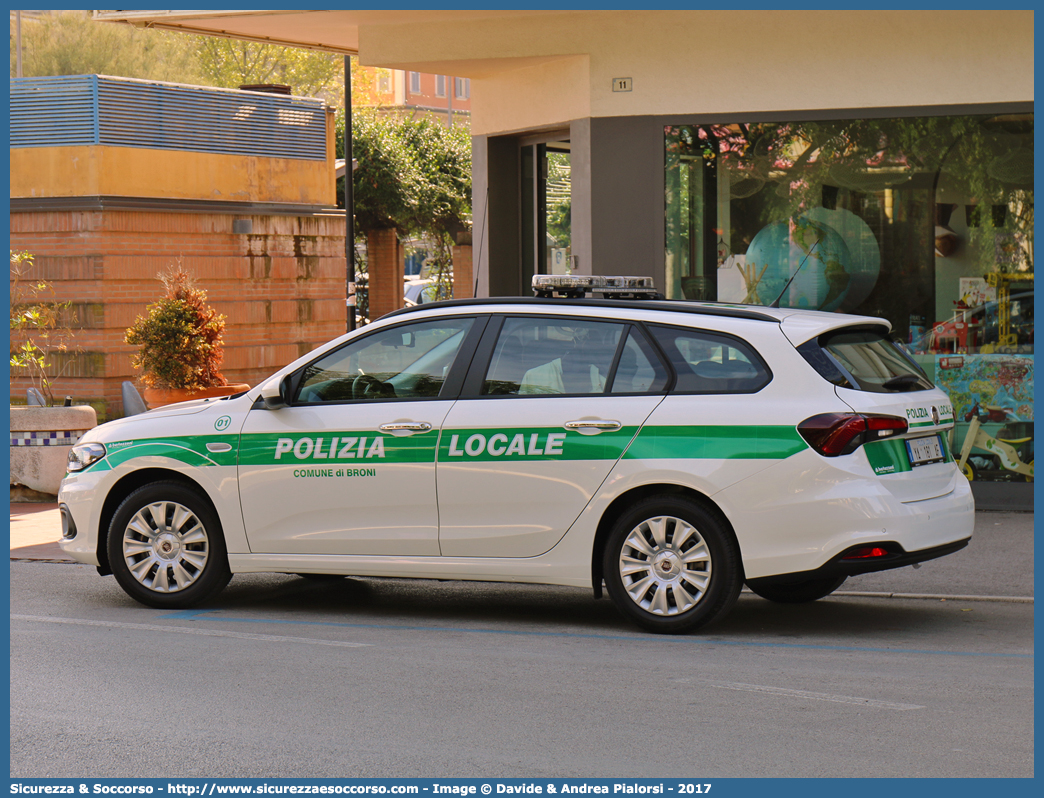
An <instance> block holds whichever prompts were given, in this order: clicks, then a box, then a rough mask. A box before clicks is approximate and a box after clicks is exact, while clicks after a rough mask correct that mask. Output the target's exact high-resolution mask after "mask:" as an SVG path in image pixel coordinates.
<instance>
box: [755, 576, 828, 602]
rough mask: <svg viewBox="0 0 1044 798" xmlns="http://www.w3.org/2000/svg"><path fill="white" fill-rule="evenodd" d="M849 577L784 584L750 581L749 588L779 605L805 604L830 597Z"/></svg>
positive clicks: (766, 579)
mask: <svg viewBox="0 0 1044 798" xmlns="http://www.w3.org/2000/svg"><path fill="white" fill-rule="evenodd" d="M847 578H848V577H847V576H826V577H823V578H822V579H806V580H805V581H803V582H789V583H788V582H783V581H780V580H778V579H772V578H765V579H748V580H747V587H749V588H750V589H751V590H752V591H753V592H754V593H756V594H757V595H759V596H761V597H762V598H763V599H768V600H769V601H775V602H778V603H779V604H804V603H806V602H809V601H816V600H817V599H821V598H823V597H824V596H829V595H830V594H831V593H833V592H834V591H835V590H837V589H838V588H839V587H841V585H843V584H844V583H845V580H846V579H847Z"/></svg>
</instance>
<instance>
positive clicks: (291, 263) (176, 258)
mask: <svg viewBox="0 0 1044 798" xmlns="http://www.w3.org/2000/svg"><path fill="white" fill-rule="evenodd" d="M10 179H11V185H10V189H11V200H10V231H11V232H10V241H11V244H10V245H11V249H12V250H15V251H28V252H30V253H31V254H32V255H33V261H34V265H33V269H32V271H31V272H30V273H29V274H28V276H29V277H31V278H33V279H41V280H46V281H48V282H50V283H51V284H52V286H53V287H54V300H55V301H58V302H69V303H71V310H72V315H73V319H74V320H73V322H72V324H73V326H75V327H78V328H79V329H78V330H77V332H76V336H75V346H74V348H72V349H70V350H69V351H68V352H66V353H55V354H52V355H51V360H52V362H53V363H54V369H53V370H54V371H55V372H57V373H59V374H60V379H59V380H57V381H56V385H57V387H58V388H59V389H60V390H61V391H62V393H64V394H69V395H71V396H73V398H74V399H75V400H76V401H77V402H90V403H91V404H93V405H94V406H95V407H96V409H97V410H98V414H99V417H100V418H102V419H106V418H113V417H119V416H120V415H122V400H121V384H122V382H123V381H124V380H134V379H135V378H136V374H135V371H134V369H133V368H132V366H131V357H132V355H133V353H134V347H132V346H129V345H128V344H126V343H125V342H124V334H125V332H126V330H127V328H128V327H130V326H131V325H132V324H133V323H134V320H135V319H136V318H137V317H138V316H140V315H143V314H144V313H145V310H146V307H147V306H148V305H149V304H151V303H152V302H155V301H156V300H157V299H158V298H159V297H160V296H161V295H162V293H163V286H162V283H161V281H160V280H159V279H158V275H159V274H160V273H162V272H165V271H166V270H167V269H169V268H170V267H171V266H172V265H174V264H180V265H181V266H182V267H183V268H184V269H185V271H187V272H188V273H189V274H190V275H192V276H193V277H194V278H195V279H196V281H197V283H198V284H199V286H200V287H201V288H203V289H204V290H206V291H207V294H208V298H209V301H210V303H211V304H212V305H213V306H214V308H215V309H216V310H217V311H218V312H219V313H222V314H224V315H225V316H226V318H227V324H226V329H225V334H224V343H225V347H224V362H223V366H222V372H223V373H224V376H225V377H226V379H228V381H229V382H233V383H237V382H238V383H248V384H251V385H254V384H256V383H257V382H258V381H259V380H261V379H262V378H264V377H266V376H268V375H269V374H271V373H272V372H273V371H275V370H276V369H277V368H279V367H281V366H283V365H285V364H286V363H287V362H289V361H290V360H293V359H295V358H297V357H299V356H300V355H302V354H304V353H305V352H308V351H310V350H311V349H313V348H315V347H316V346H318V345H319V344H321V343H325V342H326V341H328V340H329V339H330V338H332V337H334V336H335V335H338V334H340V333H343V332H344V330H345V300H344V297H345V263H346V258H345V251H344V211H343V210H342V211H339V210H338V209H337V208H336V197H335V194H334V186H335V180H334V158H333V115H332V113H330V112H329V111H328V109H327V108H326V106H324V105H323V103H322V102H320V101H318V100H308V99H304V98H298V97H281V96H276V95H268V94H257V93H253V92H238V91H230V90H224V89H203V88H199V87H193V86H182V85H177V84H165V83H156V82H150V81H136V80H129V79H123V78H107V77H104V76H98V75H85V76H69V77H57V78H25V79H21V80H12V81H11V178H10ZM11 376H12V380H11V388H12V395H17V394H21V395H22V396H23V397H24V395H25V388H26V387H28V385H29V381H28V380H27V379H26V378H25V377H24V376H21V375H19V374H16V373H15V374H12V375H11Z"/></svg>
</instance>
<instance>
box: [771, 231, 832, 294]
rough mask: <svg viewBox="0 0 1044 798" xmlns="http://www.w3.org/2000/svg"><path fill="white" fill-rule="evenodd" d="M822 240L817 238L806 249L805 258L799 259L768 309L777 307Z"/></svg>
mask: <svg viewBox="0 0 1044 798" xmlns="http://www.w3.org/2000/svg"><path fill="white" fill-rule="evenodd" d="M822 240H823V238H817V239H816V243H815V244H813V245H812V246H810V247H809V248H808V252H806V253H805V257H804V258H802V259H801V263H799V264H798V267H797V268H796V269H795V270H794V273H793V274H792V275H790V279H789V280H787V284H786V285H785V286H783V290H782V291H780V292H779V296H777V297H776V298H775V299H774V300H773V301H772V304H771V305H769V307H770V308H778V307H779V300H781V299H782V298H783V294H785V293H786V292H787V289H788V288H790V284H791V283H792V282H794V278H795V277H797V276H798V274H799V273H800V272H801V267H802V266H804V265H805V261H806V260H808V259H809V258H810V257H812V252H813V251H814V250H815V248H816V246H818V244H819V242H820V241H822Z"/></svg>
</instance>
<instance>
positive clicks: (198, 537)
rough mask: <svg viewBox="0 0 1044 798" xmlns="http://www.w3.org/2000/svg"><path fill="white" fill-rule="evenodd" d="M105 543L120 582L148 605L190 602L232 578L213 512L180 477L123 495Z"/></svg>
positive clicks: (180, 605) (162, 606)
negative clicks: (176, 479)
mask: <svg viewBox="0 0 1044 798" xmlns="http://www.w3.org/2000/svg"><path fill="white" fill-rule="evenodd" d="M107 545H108V551H109V564H110V566H111V567H112V573H113V576H115V577H116V581H117V582H119V584H120V587H122V588H123V589H124V590H125V591H126V592H127V594H128V595H129V596H131V598H133V599H135V600H137V601H140V602H141V603H142V604H145V605H147V606H149V607H157V608H159V609H180V608H183V607H191V606H194V605H196V604H199V603H200V602H202V601H205V600H206V599H208V598H210V597H211V596H213V595H214V594H216V593H217V592H218V591H220V590H221V589H222V588H223V587H224V586H225V585H227V584H228V581H229V580H230V579H231V578H232V573H231V571H230V570H229V567H228V555H227V553H226V550H225V540H224V536H223V535H222V533H221V522H220V521H219V520H218V517H217V513H215V512H214V509H213V508H212V507H211V505H210V502H209V501H208V500H207V499H206V498H205V497H204V496H203V495H202V494H201V493H200V492H199V490H197V489H196V488H193V487H191V486H189V485H185V484H182V483H180V482H154V483H152V484H150V485H145V486H143V487H141V488H138V489H137V490H136V491H134V492H133V493H131V494H130V495H129V496H128V497H127V498H126V499H124V500H123V503H122V504H121V505H120V506H119V508H118V509H117V510H116V514H115V515H114V516H113V518H112V523H111V524H110V526H109V537H108V542H107Z"/></svg>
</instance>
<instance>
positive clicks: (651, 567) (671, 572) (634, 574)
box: [620, 516, 711, 615]
mask: <svg viewBox="0 0 1044 798" xmlns="http://www.w3.org/2000/svg"><path fill="white" fill-rule="evenodd" d="M620 576H621V578H622V579H623V584H624V588H625V589H626V590H627V595H628V596H630V597H631V601H633V602H634V603H635V604H637V605H638V606H639V607H641V608H642V609H643V610H645V611H647V612H650V613H652V614H653V615H679V614H681V613H683V612H685V611H687V610H690V609H692V607H694V606H695V605H696V603H697V602H698V601H699V600H700V599H701V598H703V595H704V593H706V592H707V585H708V584H709V583H710V578H711V555H710V551H708V549H707V543H706V541H704V539H703V537H702V536H701V535H700V533H699V532H698V531H696V527H694V526H692V525H691V524H689V523H688V522H686V521H683V520H682V519H680V518H673V517H671V516H660V517H658V518H648V519H646V520H645V521H642V522H641V523H640V524H638V526H636V527H635V528H634V529H632V530H631V532H630V534H629V535H628V536H627V540H625V541H624V545H623V548H622V549H621V550H620Z"/></svg>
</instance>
